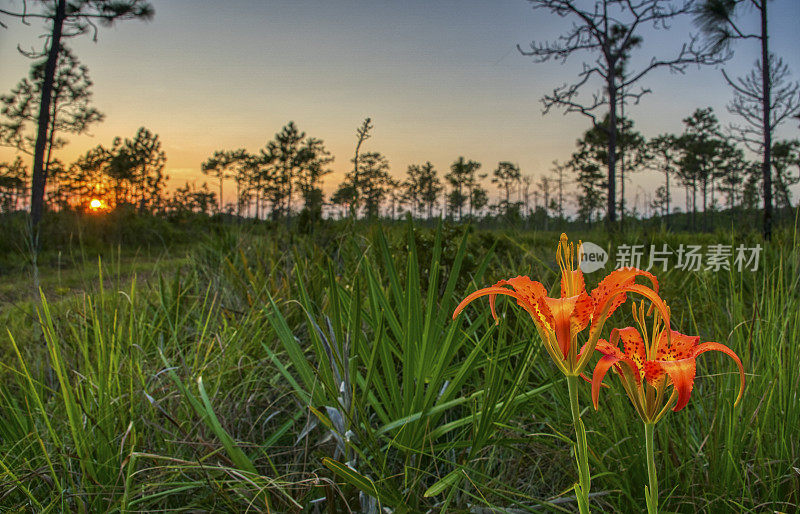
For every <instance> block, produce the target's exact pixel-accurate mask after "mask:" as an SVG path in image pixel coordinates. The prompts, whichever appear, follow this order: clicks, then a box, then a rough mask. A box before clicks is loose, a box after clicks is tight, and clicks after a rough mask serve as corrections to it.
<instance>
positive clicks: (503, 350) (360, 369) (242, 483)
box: [0, 214, 800, 513]
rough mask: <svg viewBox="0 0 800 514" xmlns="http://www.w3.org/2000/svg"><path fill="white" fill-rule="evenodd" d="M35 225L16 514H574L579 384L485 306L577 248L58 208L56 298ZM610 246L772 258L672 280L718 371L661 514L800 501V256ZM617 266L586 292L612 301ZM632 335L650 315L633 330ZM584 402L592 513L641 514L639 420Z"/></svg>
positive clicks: (504, 306)
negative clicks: (493, 295)
mask: <svg viewBox="0 0 800 514" xmlns="http://www.w3.org/2000/svg"><path fill="white" fill-rule="evenodd" d="M23 225H24V224H23V223H22V221H21V220H19V219H10V218H6V219H4V220H3V226H4V227H6V234H5V235H6V237H5V238H4V241H3V242H2V243H0V253H2V255H0V273H1V275H0V276H1V277H2V281H1V282H0V299H2V303H0V325H2V326H3V328H4V329H5V330H3V333H2V334H0V510H3V511H10V512H64V511H68V512H107V511H108V512H153V511H167V510H186V511H192V512H210V511H222V512H244V511H248V512H351V511H352V512H381V509H388V510H383V512H397V513H401V512H474V513H484V512H486V513H488V512H514V513H516V512H574V511H576V509H577V507H576V504H575V498H574V493H573V491H572V485H573V482H574V480H575V470H574V467H575V462H574V458H573V457H572V455H571V452H572V450H573V448H572V447H573V445H574V443H573V442H572V441H573V438H574V433H573V432H572V419H571V417H570V407H569V406H570V402H569V398H568V395H567V387H566V384H565V379H564V377H563V375H562V374H561V373H560V372H558V370H557V369H556V368H555V366H554V365H553V364H552V362H551V361H550V358H549V357H548V355H547V353H546V352H543V351H542V345H541V344H540V343H539V339H538V335H537V333H536V330H535V327H534V325H533V323H532V322H531V319H530V317H529V316H527V315H524V311H522V310H521V309H519V308H518V307H517V306H516V305H514V302H513V301H510V300H508V299H498V302H497V306H498V314H499V316H500V319H501V321H500V323H498V324H495V323H494V322H493V320H492V318H491V315H490V312H489V306H488V303H489V302H488V300H485V299H484V300H482V301H477V302H475V303H474V304H473V305H471V306H470V307H469V308H467V309H466V310H465V311H464V314H462V315H461V316H460V317H459V318H457V320H455V321H453V320H452V314H453V310H454V308H455V306H456V305H457V304H458V302H459V301H460V300H461V299H463V298H464V297H465V296H466V295H467V294H468V293H470V292H472V291H474V290H476V289H477V288H480V287H484V286H487V285H490V284H493V283H495V282H497V281H498V280H500V279H504V278H509V277H512V276H516V275H518V274H522V275H529V276H530V277H532V278H535V279H536V280H540V281H542V282H543V283H544V284H546V285H547V286H548V287H550V286H552V287H553V289H552V291H554V292H557V287H558V286H557V283H558V277H559V274H558V267H557V265H556V262H555V245H556V243H557V241H558V237H559V235H560V231H558V232H557V231H541V230H533V229H514V228H506V229H500V228H493V229H488V228H475V227H469V226H466V225H453V224H449V223H447V222H444V223H440V224H438V225H430V224H420V223H415V222H411V221H406V222H387V223H384V224H383V225H381V224H378V223H367V222H365V221H352V220H342V221H322V222H321V223H320V224H319V225H318V226H316V227H315V228H314V230H303V229H302V227H295V226H290V227H287V226H285V225H284V224H283V223H234V222H230V220H228V221H226V220H212V219H209V218H206V217H197V218H196V219H195V218H189V219H182V220H171V221H169V220H163V219H157V218H145V217H141V216H139V217H137V216H130V217H128V218H124V219H123V218H115V215H114V214H111V215H108V216H107V217H104V218H98V217H92V216H83V215H74V216H73V215H69V216H68V215H63V216H60V217H53V218H52V219H49V220H46V221H45V226H44V228H43V234H45V235H44V236H43V244H44V250H43V252H42V253H41V255H40V256H39V258H38V262H37V264H38V267H39V271H40V277H39V279H40V283H41V287H42V294H41V296H40V295H39V294H38V293H37V292H35V291H34V289H33V285H32V284H33V282H32V277H31V275H30V268H31V266H30V264H31V263H30V262H28V260H26V259H27V258H26V257H25V256H26V255H27V253H26V251H27V250H26V247H25V244H26V243H25V237H24V228H23ZM568 234H569V236H570V238H571V239H574V240H578V239H583V240H585V241H586V240H588V241H591V242H594V243H596V244H598V245H600V246H602V247H606V248H608V247H609V246H611V245H614V246H618V245H621V244H624V243H628V244H645V245H650V244H654V245H656V246H658V247H660V246H661V245H662V244H665V243H666V244H668V245H670V246H671V247H677V246H678V245H679V244H681V243H686V244H703V245H705V244H717V243H722V244H732V245H738V244H745V245H747V246H755V245H756V244H758V243H760V244H761V245H762V246H764V251H763V252H762V254H761V262H760V265H759V267H758V270H757V271H755V272H751V271H742V272H739V271H737V270H735V269H734V270H730V271H725V270H722V271H718V272H713V271H682V270H679V269H674V268H672V269H669V270H667V271H658V272H656V274H657V276H658V278H659V282H660V284H661V293H662V296H663V298H664V299H665V300H666V301H667V303H668V304H669V305H670V307H671V308H672V309H673V312H675V313H676V314H675V316H674V318H673V320H672V323H673V325H674V326H675V327H676V328H678V329H680V330H681V331H683V332H685V333H691V334H698V335H700V336H701V339H702V340H703V341H717V342H721V343H724V344H726V345H728V346H729V347H730V348H731V349H733V350H734V351H735V352H737V353H738V355H739V356H740V357H741V359H742V362H743V363H744V367H745V370H746V373H747V388H746V390H745V393H744V397H743V399H742V401H741V402H740V403H739V404H738V405H737V406H736V407H734V399H735V397H736V393H737V390H738V374H737V372H736V367H735V366H734V365H733V364H732V363H731V361H730V360H729V359H728V358H727V357H725V356H723V355H719V354H716V353H709V354H705V355H703V356H702V357H701V358H699V359H698V370H697V376H698V379H697V381H696V382H695V385H694V391H693V393H692V399H691V401H690V402H689V404H688V406H687V407H686V408H685V409H683V410H682V411H680V412H677V413H673V412H670V413H668V414H667V415H666V417H665V418H664V419H663V420H662V421H661V422H660V423H659V424H658V427H657V431H656V445H655V449H656V465H657V466H658V476H659V487H660V490H661V500H660V501H661V509H662V512H796V511H798V510H799V509H800V429H798V427H800V398H798V394H799V393H800V365H798V362H800V345H799V344H798V336H800V293H799V292H798V290H799V289H798V288H799V287H800V240H798V231H797V229H796V227H795V226H794V225H792V224H786V225H785V226H783V227H781V228H780V229H779V230H777V231H776V233H775V234H774V236H773V240H772V241H771V242H768V243H765V242H764V241H762V240H761V239H760V236H759V235H758V234H756V233H751V232H746V231H742V232H736V231H731V230H730V229H728V230H719V231H716V232H707V233H688V232H675V231H669V230H666V229H664V228H663V227H659V226H656V225H652V226H648V227H647V228H628V229H626V230H624V231H620V232H617V233H613V234H608V233H607V232H605V231H604V230H602V229H600V228H587V229H580V230H578V229H575V230H571V231H569V233H568ZM598 279H599V274H598V275H595V274H590V275H587V286H590V287H593V286H595V285H596V283H597V280H598ZM612 319H613V322H614V325H618V326H623V325H627V324H629V323H630V321H631V312H630V308H622V309H619V310H618V311H617V312H616V313H614V315H613V318H612ZM607 382H608V383H609V385H610V386H611V387H610V389H608V390H604V391H603V393H602V398H601V402H600V408H599V410H597V411H595V410H594V409H593V408H592V403H591V398H590V385H589V384H583V385H584V386H585V387H583V388H582V389H580V391H579V394H580V404H581V409H582V411H583V420H584V423H585V424H586V427H587V439H588V447H589V463H590V467H591V470H592V473H593V477H592V494H591V507H592V509H593V511H595V512H643V511H644V505H645V499H644V485H645V480H646V478H645V477H646V476H647V467H646V463H645V458H644V448H643V442H642V441H643V439H642V424H641V423H640V422H639V420H638V418H637V417H636V416H635V413H634V410H633V407H632V406H631V405H630V403H629V401H628V398H627V397H626V396H625V394H624V393H623V391H622V389H621V388H620V387H619V383H618V381H613V380H607Z"/></svg>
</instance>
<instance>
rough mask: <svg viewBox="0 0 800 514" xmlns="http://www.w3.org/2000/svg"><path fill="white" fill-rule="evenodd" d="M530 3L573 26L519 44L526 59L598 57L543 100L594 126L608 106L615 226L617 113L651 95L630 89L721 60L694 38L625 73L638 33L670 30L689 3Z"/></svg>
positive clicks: (609, 213)
mask: <svg viewBox="0 0 800 514" xmlns="http://www.w3.org/2000/svg"><path fill="white" fill-rule="evenodd" d="M528 1H529V2H530V3H531V4H532V5H533V8H534V9H547V10H549V11H550V12H551V13H553V14H555V15H557V16H559V17H562V18H569V19H571V20H572V21H573V22H574V23H573V25H572V27H571V28H570V29H569V30H568V31H567V33H565V34H563V35H561V36H559V37H558V38H557V39H556V40H555V41H551V42H546V43H536V42H534V43H532V44H531V46H530V50H522V48H521V47H519V46H518V49H519V51H520V52H521V53H522V54H523V55H527V56H531V57H533V58H534V61H535V62H546V61H549V60H550V59H555V60H557V61H560V62H562V63H563V62H565V61H566V60H567V59H568V58H569V57H570V56H571V55H573V54H575V53H579V52H590V53H592V54H594V55H595V56H596V57H595V60H594V61H593V62H592V63H591V64H584V66H583V69H582V71H581V72H580V73H579V75H578V80H577V81H576V82H575V83H573V84H565V85H562V86H559V87H556V88H555V89H553V92H552V93H550V94H547V95H545V96H544V97H543V98H542V103H543V105H544V112H545V113H548V112H549V111H550V110H551V109H552V108H553V107H556V108H563V109H565V112H577V113H580V114H583V115H585V116H587V117H589V118H590V119H591V120H592V123H593V124H595V125H600V121H599V119H601V118H600V117H599V116H598V112H599V111H600V110H601V109H602V108H603V107H604V106H605V107H607V114H606V116H607V117H608V118H609V119H610V123H608V124H607V125H606V130H608V137H607V146H608V149H607V151H606V155H609V156H610V158H609V160H608V163H607V169H608V173H607V175H608V177H607V180H606V184H607V188H608V192H607V194H606V199H607V203H608V205H607V221H608V222H609V223H614V222H615V221H616V219H617V217H616V198H617V190H616V156H617V150H616V145H617V129H618V124H617V110H618V106H619V104H620V102H623V101H624V100H625V99H626V98H630V99H632V100H633V101H634V103H636V102H638V101H639V99H640V98H641V97H642V96H643V95H644V94H646V93H648V92H650V90H649V89H640V90H639V91H636V92H634V91H633V90H632V87H633V86H634V85H635V84H636V83H637V82H638V81H639V80H641V79H642V78H643V77H645V76H646V75H647V74H648V73H650V72H651V71H653V70H655V69H658V68H668V69H670V70H671V71H676V72H683V71H684V69H685V67H686V66H687V65H688V64H692V63H696V64H716V63H719V62H720V61H721V57H719V56H718V55H717V54H714V53H713V52H709V51H706V50H705V49H701V48H698V46H697V39H696V38H694V37H692V38H691V39H690V41H689V42H688V43H684V44H683V45H682V46H681V48H680V49H679V50H678V51H676V52H675V55H674V56H673V57H667V58H657V57H654V58H652V59H651V60H650V62H649V63H648V64H646V65H644V66H643V67H642V68H640V69H637V70H634V71H628V70H627V69H626V68H627V63H628V62H629V58H630V56H631V54H632V52H633V50H634V49H635V48H637V47H639V46H640V45H641V43H642V37H641V36H640V35H639V34H638V32H639V31H640V30H641V29H642V28H644V27H646V26H652V27H653V28H656V29H662V28H667V26H668V23H669V22H670V21H672V20H673V19H675V18H676V17H678V16H682V15H684V14H688V13H690V12H691V2H687V3H684V4H683V5H681V6H679V7H675V6H674V5H673V4H672V2H671V1H670V0H639V1H637V2H629V1H621V0H596V1H595V2H593V4H591V5H590V6H587V7H581V6H579V5H578V4H579V2H577V1H576V0H528ZM581 5H584V4H583V3H581ZM593 78H597V79H599V80H600V81H601V83H602V88H601V91H600V92H598V93H595V94H594V95H593V97H592V99H591V101H588V102H582V101H581V100H580V99H579V98H578V95H579V92H580V90H581V89H583V87H584V86H585V85H586V84H588V83H590V81H591V79H593Z"/></svg>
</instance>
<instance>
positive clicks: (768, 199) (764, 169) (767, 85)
mask: <svg viewBox="0 0 800 514" xmlns="http://www.w3.org/2000/svg"><path fill="white" fill-rule="evenodd" d="M760 7H761V88H762V91H763V92H764V95H763V97H762V99H761V109H762V116H763V119H762V121H763V128H762V130H763V132H764V160H763V162H762V163H761V173H762V175H763V177H764V239H767V240H769V239H770V238H771V237H772V170H771V165H772V127H771V126H770V124H771V120H770V107H771V102H772V93H771V91H770V89H771V87H772V84H771V80H770V76H769V38H768V36H767V35H768V32H767V0H761V6H760Z"/></svg>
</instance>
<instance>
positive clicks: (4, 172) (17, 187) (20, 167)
mask: <svg viewBox="0 0 800 514" xmlns="http://www.w3.org/2000/svg"><path fill="white" fill-rule="evenodd" d="M27 183H28V167H27V166H25V164H24V163H23V162H22V159H20V157H19V156H17V158H16V159H14V162H12V163H11V164H8V163H6V162H0V212H14V211H16V210H18V209H19V206H20V199H22V197H23V196H24V195H25V191H26V189H27Z"/></svg>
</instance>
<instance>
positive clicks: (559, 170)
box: [550, 161, 569, 220]
mask: <svg viewBox="0 0 800 514" xmlns="http://www.w3.org/2000/svg"><path fill="white" fill-rule="evenodd" d="M568 169H569V165H568V164H559V163H558V161H553V167H552V168H551V170H550V172H551V173H552V174H553V183H554V185H555V189H556V192H557V194H556V198H557V200H556V209H557V212H558V217H559V218H560V219H561V220H564V219H565V216H564V188H565V187H566V186H567V185H568V184H569V180H568V179H567V177H566V171H567V170H568Z"/></svg>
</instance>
